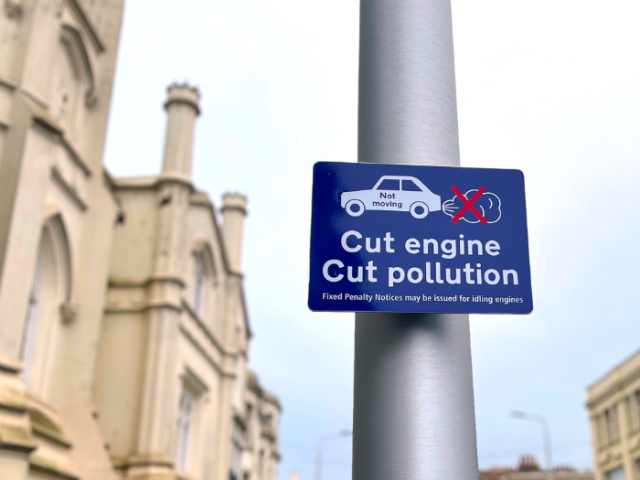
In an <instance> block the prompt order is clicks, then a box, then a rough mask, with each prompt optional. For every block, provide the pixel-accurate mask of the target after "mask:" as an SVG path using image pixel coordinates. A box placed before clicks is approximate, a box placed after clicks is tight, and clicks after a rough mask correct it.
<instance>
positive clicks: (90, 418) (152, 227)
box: [0, 0, 281, 480]
mask: <svg viewBox="0 0 640 480" xmlns="http://www.w3.org/2000/svg"><path fill="white" fill-rule="evenodd" d="M123 3H124V0H4V1H3V3H2V7H3V8H2V10H1V11H0V479H2V480H5V479H6V480H23V479H34V480H35V479H38V480H43V479H68V480H74V479H83V480H117V479H124V478H126V479H134V478H135V479H137V480H151V479H153V480H170V479H193V480H227V479H229V478H231V479H232V480H275V478H276V469H277V465H278V461H279V454H278V443H277V442H278V426H279V418H280V412H281V408H280V404H279V402H278V399H277V398H276V397H275V396H273V395H271V394H270V393H268V392H267V391H265V390H264V389H263V388H262V387H261V385H260V384H259V382H258V380H257V377H256V376H255V374H253V373H252V372H250V371H249V370H248V367H247V356H248V349H249V342H250V340H251V328H250V324H249V318H248V314H247V305H246V299H245V295H244V287H243V275H242V236H243V224H244V221H245V216H246V213H247V202H246V199H245V198H244V197H243V196H241V195H239V194H226V195H225V196H224V198H223V202H222V207H221V208H220V209H219V210H218V209H217V208H216V207H215V206H214V204H213V203H212V201H211V199H210V198H209V197H208V196H207V194H206V193H204V192H201V191H198V190H196V189H195V187H194V185H193V183H192V178H191V163H192V146H193V139H194V129H195V122H196V118H197V116H198V115H199V114H200V106H199V92H198V91H197V90H196V89H194V88H192V87H189V86H188V85H172V86H170V87H169V89H168V96H167V99H166V102H165V109H166V112H167V129H166V136H165V149H164V158H163V163H162V172H161V173H160V174H159V175H154V176H149V177H144V178H113V177H112V176H110V175H109V173H108V172H107V171H106V170H105V168H104V166H103V164H102V162H103V150H104V144H105V136H106V126H107V121H108V116H109V106H110V103H111V94H112V86H113V76H114V69H115V62H116V54H117V48H118V40H119V35H120V27H121V21H122V12H123ZM133 160H134V159H132V161H133Z"/></svg>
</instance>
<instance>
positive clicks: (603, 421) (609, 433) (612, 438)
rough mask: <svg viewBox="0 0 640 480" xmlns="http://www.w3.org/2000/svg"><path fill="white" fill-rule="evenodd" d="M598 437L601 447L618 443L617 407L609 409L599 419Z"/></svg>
mask: <svg viewBox="0 0 640 480" xmlns="http://www.w3.org/2000/svg"><path fill="white" fill-rule="evenodd" d="M598 435H599V437H600V446H601V447H605V446H607V445H610V444H612V443H614V442H616V441H618V438H619V430H618V410H617V406H616V405H614V406H613V407H611V408H608V409H607V410H605V411H604V412H603V413H602V414H601V415H600V416H599V417H598Z"/></svg>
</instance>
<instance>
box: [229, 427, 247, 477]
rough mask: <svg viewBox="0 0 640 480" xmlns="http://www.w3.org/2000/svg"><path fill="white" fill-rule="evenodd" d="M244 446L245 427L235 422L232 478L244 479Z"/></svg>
mask: <svg viewBox="0 0 640 480" xmlns="http://www.w3.org/2000/svg"><path fill="white" fill-rule="evenodd" d="M243 446H244V429H243V428H242V426H241V425H240V424H239V423H238V422H234V423H233V437H232V439H231V471H230V472H229V478H230V479H231V480H242V448H243Z"/></svg>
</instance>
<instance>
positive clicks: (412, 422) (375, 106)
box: [353, 0, 478, 480]
mask: <svg viewBox="0 0 640 480" xmlns="http://www.w3.org/2000/svg"><path fill="white" fill-rule="evenodd" d="M360 9H361V11H360V85H359V112H358V117H359V125H358V161H360V162H369V163H390V164H414V165H447V166H458V165H459V164H460V154H459V146H458V120H457V107H456V89H455V71H454V57H453V35H452V24H451V3H450V0H361V4H360ZM355 336H356V340H355V390H354V440H353V480H398V479H403V480H442V479H450V480H477V478H478V462H477V452H476V433H475V413H474V399H473V378H472V371H471V346H470V337H469V316H468V315H442V314H437V315H436V314H386V313H384V314H383V313H360V314H356V335H355Z"/></svg>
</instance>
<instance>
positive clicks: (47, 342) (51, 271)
mask: <svg viewBox="0 0 640 480" xmlns="http://www.w3.org/2000/svg"><path fill="white" fill-rule="evenodd" d="M70 287H71V262H70V250H69V245H68V242H67V236H66V232H65V229H64V226H63V224H62V219H61V218H60V216H59V215H55V216H53V217H51V218H49V220H48V221H47V222H46V223H45V225H44V227H43V229H42V235H41V239H40V246H39V250H38V257H37V261H36V268H35V272H34V275H33V281H32V286H31V292H30V295H29V303H28V305H27V314H26V316H25V322H24V328H23V337H22V345H21V349H20V358H21V360H22V362H23V373H22V377H23V380H24V381H25V383H26V384H27V385H29V386H30V388H31V389H32V390H34V391H35V392H37V393H38V394H40V395H43V396H46V393H47V390H48V385H49V381H50V378H49V377H50V374H51V367H52V365H53V359H54V355H55V346H56V342H57V337H58V332H59V326H60V322H61V314H60V309H61V306H62V305H63V303H65V302H67V301H68V300H69V295H70Z"/></svg>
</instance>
